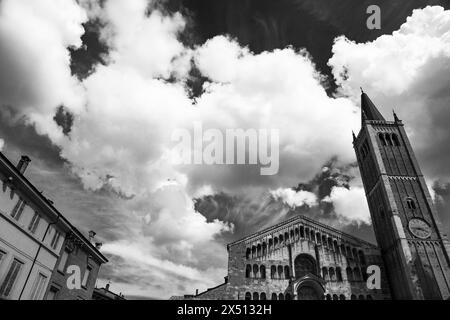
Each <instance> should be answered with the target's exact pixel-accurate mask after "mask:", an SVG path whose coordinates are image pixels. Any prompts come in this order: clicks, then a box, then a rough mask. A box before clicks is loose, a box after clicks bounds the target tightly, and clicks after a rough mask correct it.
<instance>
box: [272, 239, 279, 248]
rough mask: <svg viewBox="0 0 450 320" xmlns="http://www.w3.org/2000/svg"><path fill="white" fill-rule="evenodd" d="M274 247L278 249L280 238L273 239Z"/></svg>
mask: <svg viewBox="0 0 450 320" xmlns="http://www.w3.org/2000/svg"><path fill="white" fill-rule="evenodd" d="M273 248H274V249H276V248H278V238H277V237H275V239H274V240H273Z"/></svg>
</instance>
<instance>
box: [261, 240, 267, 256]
mask: <svg viewBox="0 0 450 320" xmlns="http://www.w3.org/2000/svg"><path fill="white" fill-rule="evenodd" d="M262 254H263V256H265V255H266V254H267V243H265V242H263V245H262Z"/></svg>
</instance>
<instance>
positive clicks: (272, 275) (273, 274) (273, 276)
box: [270, 266, 277, 279]
mask: <svg viewBox="0 0 450 320" xmlns="http://www.w3.org/2000/svg"><path fill="white" fill-rule="evenodd" d="M270 278H271V279H276V278H277V267H275V266H271V267H270Z"/></svg>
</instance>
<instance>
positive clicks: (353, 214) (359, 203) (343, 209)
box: [322, 187, 371, 224]
mask: <svg viewBox="0 0 450 320" xmlns="http://www.w3.org/2000/svg"><path fill="white" fill-rule="evenodd" d="M322 201H323V202H329V203H333V206H334V212H335V213H336V214H337V217H338V219H339V220H341V222H343V223H344V224H345V223H348V222H350V223H356V224H361V223H365V224H371V220H370V214H369V207H368V205H367V200H366V196H365V192H364V189H363V188H361V187H353V188H351V189H347V188H344V187H334V188H333V189H332V190H331V194H330V196H328V197H326V198H325V199H323V200H322Z"/></svg>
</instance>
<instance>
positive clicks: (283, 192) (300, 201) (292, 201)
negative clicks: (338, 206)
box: [271, 188, 317, 208]
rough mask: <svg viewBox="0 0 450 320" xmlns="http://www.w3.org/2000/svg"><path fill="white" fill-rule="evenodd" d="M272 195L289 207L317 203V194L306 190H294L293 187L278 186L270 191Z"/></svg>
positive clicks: (310, 205)
mask: <svg viewBox="0 0 450 320" xmlns="http://www.w3.org/2000/svg"><path fill="white" fill-rule="evenodd" d="M271 195H272V197H274V198H275V199H276V200H281V201H283V202H284V203H285V204H287V205H288V206H290V207H291V208H295V207H301V206H304V205H306V206H309V207H312V206H314V205H317V196H316V195H315V194H314V193H311V192H308V191H297V192H296V191H295V190H293V189H282V188H279V189H277V190H274V191H272V192H271Z"/></svg>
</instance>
